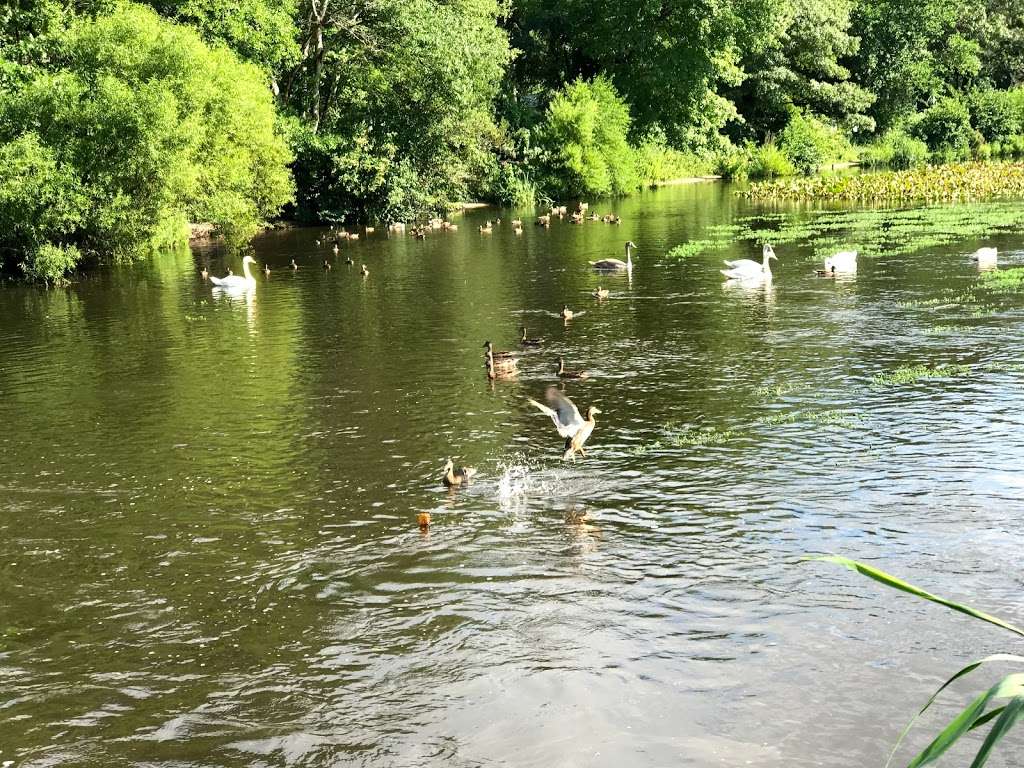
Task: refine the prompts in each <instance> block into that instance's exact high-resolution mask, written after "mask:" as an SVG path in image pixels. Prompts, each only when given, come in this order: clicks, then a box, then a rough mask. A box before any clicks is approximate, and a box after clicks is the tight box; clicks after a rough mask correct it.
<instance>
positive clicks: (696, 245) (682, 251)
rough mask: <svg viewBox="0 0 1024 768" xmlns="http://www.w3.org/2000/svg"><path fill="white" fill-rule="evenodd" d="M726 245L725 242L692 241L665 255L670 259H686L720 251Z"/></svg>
mask: <svg viewBox="0 0 1024 768" xmlns="http://www.w3.org/2000/svg"><path fill="white" fill-rule="evenodd" d="M726 245H727V242H726V241H724V240H690V241H689V242H687V243H682V244H680V245H677V246H676V247H675V248H673V249H672V250H670V251H669V252H668V253H666V254H665V255H666V256H667V257H669V258H670V259H685V258H687V257H689V256H696V255H697V254H698V253H703V252H705V251H714V250H720V249H722V248H724V247H725V246H726Z"/></svg>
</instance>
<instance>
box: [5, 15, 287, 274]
mask: <svg viewBox="0 0 1024 768" xmlns="http://www.w3.org/2000/svg"><path fill="white" fill-rule="evenodd" d="M53 54H54V56H53V58H54V65H53V66H52V67H50V68H49V69H46V70H42V69H41V70H38V71H36V72H34V74H33V75H32V76H31V77H30V78H29V79H28V81H27V82H25V83H24V84H23V85H22V86H21V87H20V88H18V89H17V90H16V91H14V92H13V93H10V94H7V95H6V96H5V97H4V98H3V99H0V157H2V158H3V159H4V160H6V161H7V162H0V222H5V223H6V226H4V227H2V228H0V247H2V248H3V249H4V250H3V251H0V252H2V253H3V254H4V260H5V261H7V262H10V261H11V260H12V259H17V263H21V264H23V265H24V266H23V269H24V270H25V271H26V273H29V274H33V270H34V267H33V264H34V259H35V258H36V257H37V256H38V255H40V254H45V255H47V263H48V264H55V263H58V261H59V260H56V259H54V258H52V255H53V251H52V249H46V250H43V249H44V246H53V247H57V248H64V249H65V252H66V253H71V252H72V251H70V250H68V248H69V247H71V246H73V247H75V248H78V249H80V251H81V252H84V253H86V254H88V253H96V254H112V255H114V256H115V257H131V256H133V255H136V254H138V253H139V252H141V251H143V250H145V249H146V248H147V247H151V246H157V245H163V244H167V243H170V242H172V241H174V240H178V239H180V238H181V237H182V236H183V233H184V232H186V231H187V230H186V229H185V223H186V222H187V221H210V222H213V223H214V224H216V225H217V226H218V227H219V228H220V229H221V230H222V231H223V232H224V233H225V234H227V235H228V236H229V237H232V238H235V239H242V238H246V237H249V236H251V235H253V234H254V233H255V232H256V231H257V229H258V228H259V226H260V225H261V222H262V221H263V220H264V219H265V218H267V217H268V216H272V215H274V214H275V213H276V212H277V210H278V209H279V208H280V206H281V205H282V204H284V203H285V202H286V201H288V199H289V198H290V197H291V194H292V184H291V179H290V177H289V175H288V172H287V163H288V161H289V159H290V156H289V153H288V150H287V146H286V144H285V142H284V139H283V137H282V136H281V135H280V134H279V133H278V131H277V130H276V128H275V115H274V109H273V103H272V97H271V95H270V92H269V90H268V88H267V84H266V80H265V79H264V76H263V75H262V74H261V73H260V72H259V71H258V70H257V69H256V68H254V67H253V66H251V65H248V64H243V63H241V62H239V61H238V60H237V59H236V58H235V56H234V55H233V54H231V53H230V52H229V51H228V50H226V49H223V48H213V49H211V48H209V47H207V46H206V45H205V44H204V43H203V42H202V41H201V40H200V38H199V36H198V34H196V33H195V32H194V31H192V30H189V29H186V28H184V27H181V26H179V25H176V24H172V23H170V22H167V21H164V20H162V19H160V18H159V17H158V16H157V15H156V14H155V13H154V12H153V11H151V10H148V9H145V8H142V7H139V6H135V5H131V4H125V5H121V6H118V7H117V8H116V9H115V10H114V11H113V12H112V13H110V14H107V15H102V16H98V17H97V18H96V19H95V20H92V19H88V18H83V19H80V20H77V21H75V22H74V23H72V24H71V26H70V28H69V29H68V30H67V32H66V33H65V34H64V35H63V36H62V37H61V40H60V45H59V47H55V48H54V49H53ZM49 207H55V208H56V212H57V213H48V212H47V211H46V210H44V208H49ZM54 277H57V276H56V275H53V274H49V273H48V274H47V278H48V279H52V278H54Z"/></svg>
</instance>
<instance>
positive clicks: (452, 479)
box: [441, 459, 476, 488]
mask: <svg viewBox="0 0 1024 768" xmlns="http://www.w3.org/2000/svg"><path fill="white" fill-rule="evenodd" d="M475 474H476V470H475V469H473V468H472V467H458V468H457V469H456V467H455V464H453V463H452V460H451V459H448V461H446V462H445V465H444V475H443V476H442V477H441V482H442V483H444V484H445V485H446V486H447V487H448V488H457V487H458V486H460V485H469V481H470V480H471V479H472V477H473V475H475Z"/></svg>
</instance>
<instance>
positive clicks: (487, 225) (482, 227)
mask: <svg viewBox="0 0 1024 768" xmlns="http://www.w3.org/2000/svg"><path fill="white" fill-rule="evenodd" d="M479 229H480V231H481V232H484V233H486V232H490V231H491V230H492V229H493V225H492V224H491V222H489V221H487V222H485V223H483V224H481V225H480V228H479Z"/></svg>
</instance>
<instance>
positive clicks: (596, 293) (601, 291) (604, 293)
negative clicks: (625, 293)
mask: <svg viewBox="0 0 1024 768" xmlns="http://www.w3.org/2000/svg"><path fill="white" fill-rule="evenodd" d="M590 295H591V296H593V297H594V298H595V299H607V298H608V289H607V288H602V287H601V286H600V285H599V286H597V288H595V289H594V290H593V292H592V293H591V294H590Z"/></svg>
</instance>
